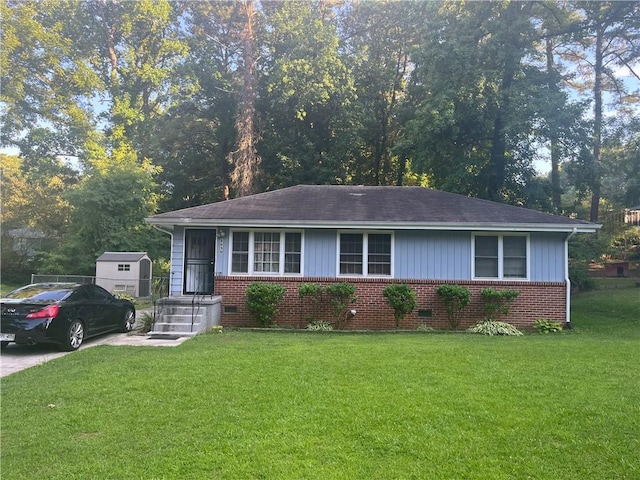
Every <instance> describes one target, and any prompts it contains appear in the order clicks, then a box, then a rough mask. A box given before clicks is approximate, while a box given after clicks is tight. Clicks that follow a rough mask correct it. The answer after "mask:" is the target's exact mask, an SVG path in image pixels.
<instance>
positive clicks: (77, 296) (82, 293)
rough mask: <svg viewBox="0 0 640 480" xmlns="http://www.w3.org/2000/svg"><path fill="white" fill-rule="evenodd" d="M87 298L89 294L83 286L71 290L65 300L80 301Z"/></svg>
mask: <svg viewBox="0 0 640 480" xmlns="http://www.w3.org/2000/svg"><path fill="white" fill-rule="evenodd" d="M88 299H89V295H88V294H87V292H86V290H85V289H84V288H79V289H78V290H76V291H75V292H73V293H72V294H71V295H69V298H68V300H67V301H69V302H82V301H86V300H88Z"/></svg>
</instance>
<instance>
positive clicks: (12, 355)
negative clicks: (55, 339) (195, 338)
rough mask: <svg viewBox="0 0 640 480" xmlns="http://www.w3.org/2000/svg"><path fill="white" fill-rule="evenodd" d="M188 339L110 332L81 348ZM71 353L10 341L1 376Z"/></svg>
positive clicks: (176, 342) (160, 343)
mask: <svg viewBox="0 0 640 480" xmlns="http://www.w3.org/2000/svg"><path fill="white" fill-rule="evenodd" d="M188 339H189V337H181V338H177V339H175V340H170V339H152V338H149V337H147V336H146V335H136V334H129V333H110V334H107V335H102V336H99V337H94V338H91V339H88V340H85V342H84V343H83V344H82V346H80V349H79V350H84V349H85V348H91V347H95V346H96V345H132V346H147V347H175V346H178V345H180V344H181V343H183V342H184V341H185V340H188ZM71 353H74V352H61V351H60V350H59V349H58V347H57V346H56V345H44V344H43V345H16V344H15V343H10V344H9V345H7V348H5V349H4V350H3V351H2V353H1V354H0V377H6V376H7V375H11V374H12V373H15V372H19V371H20V370H25V369H27V368H30V367H33V366H36V365H40V364H42V363H45V362H48V361H49V360H53V359H54V358H60V357H63V356H65V355H69V354H71Z"/></svg>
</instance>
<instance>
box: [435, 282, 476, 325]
mask: <svg viewBox="0 0 640 480" xmlns="http://www.w3.org/2000/svg"><path fill="white" fill-rule="evenodd" d="M436 293H437V294H438V296H439V297H440V299H441V300H442V302H443V303H444V309H445V311H446V312H447V319H448V320H449V324H450V325H451V328H452V329H454V330H455V329H456V328H458V325H460V319H461V318H462V311H463V310H464V309H465V307H466V306H467V305H469V303H470V302H471V292H470V291H469V289H468V288H467V287H463V286H461V285H440V286H439V287H438V288H437V289H436Z"/></svg>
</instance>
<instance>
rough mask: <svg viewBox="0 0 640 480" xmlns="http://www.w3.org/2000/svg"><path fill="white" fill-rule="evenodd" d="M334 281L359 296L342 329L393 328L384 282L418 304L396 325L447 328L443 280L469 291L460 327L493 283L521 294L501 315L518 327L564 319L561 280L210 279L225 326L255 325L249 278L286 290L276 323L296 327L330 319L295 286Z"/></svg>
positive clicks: (478, 309) (473, 317)
mask: <svg viewBox="0 0 640 480" xmlns="http://www.w3.org/2000/svg"><path fill="white" fill-rule="evenodd" d="M337 281H340V282H342V281H348V282H350V283H352V284H353V285H354V286H355V287H356V296H357V297H358V300H357V302H356V303H354V304H353V305H352V306H351V307H350V309H355V310H356V311H357V313H356V315H355V316H353V317H351V318H350V319H349V320H348V322H347V323H346V326H345V328H346V329H352V330H360V329H362V330H385V329H395V328H396V324H395V319H394V316H393V309H392V308H391V307H389V306H388V305H387V304H386V299H385V298H384V297H383V296H382V290H383V289H384V288H385V287H386V286H387V285H388V284H389V283H405V284H407V285H409V286H410V287H411V288H413V290H414V291H415V292H416V294H417V300H418V308H417V309H416V310H414V311H413V312H412V313H411V314H410V315H407V316H406V317H405V318H404V319H403V320H402V321H401V323H400V328H401V329H410V330H413V329H415V328H416V327H418V326H419V325H428V326H431V327H434V328H436V329H449V328H450V326H449V323H448V320H447V316H446V313H445V311H444V307H443V305H442V302H441V300H440V298H439V297H438V296H437V294H436V293H435V290H436V289H437V288H438V287H439V286H440V285H442V284H444V283H450V284H457V285H463V286H466V287H467V288H469V290H470V291H471V304H470V305H469V306H468V307H467V308H466V309H465V311H464V313H463V319H462V321H461V324H460V326H459V327H458V328H459V329H464V328H467V327H469V326H471V325H473V324H474V323H475V322H477V321H478V320H481V319H482V303H481V296H480V290H482V289H483V288H487V287H493V288H496V289H497V290H503V289H514V290H518V291H519V292H520V296H519V297H518V298H517V299H516V301H515V302H514V303H513V305H512V306H511V311H510V313H509V315H508V317H507V318H504V319H503V320H506V321H508V322H509V323H511V324H513V325H515V326H516V327H518V328H520V329H530V328H531V325H532V323H533V321H534V320H536V319H545V320H554V321H557V322H561V323H563V324H564V322H565V311H566V310H565V305H566V285H565V284H564V283H562V282H486V283H478V282H453V281H438V280H385V279H369V278H361V279H354V278H352V279H339V280H336V279H333V278H308V277H307V278H277V279H274V278H273V277H235V276H219V277H216V278H215V294H216V295H221V296H222V318H221V321H222V325H224V326H228V327H257V326H260V325H259V324H258V323H257V322H256V320H255V319H253V317H252V316H251V315H250V313H249V312H248V311H247V308H246V305H245V303H246V299H245V291H246V289H247V287H248V286H249V285H250V284H251V283H254V282H275V283H277V284H279V285H283V286H284V287H286V289H287V293H286V294H285V297H284V299H283V300H282V302H281V303H280V305H279V313H278V315H277V316H276V323H277V324H279V325H289V326H293V327H296V328H305V327H306V325H307V323H308V320H309V318H311V317H313V318H314V319H315V320H326V321H330V322H333V321H334V319H333V316H332V313H331V308H330V306H329V304H328V302H327V300H328V299H327V298H323V299H321V301H320V303H319V304H318V306H317V307H316V308H314V306H313V304H312V302H311V300H310V299H308V298H306V299H302V300H301V299H300V298H299V296H298V287H299V285H300V284H301V283H315V284H318V285H321V286H322V287H326V286H327V285H329V284H330V283H335V282H337ZM234 310H235V311H234Z"/></svg>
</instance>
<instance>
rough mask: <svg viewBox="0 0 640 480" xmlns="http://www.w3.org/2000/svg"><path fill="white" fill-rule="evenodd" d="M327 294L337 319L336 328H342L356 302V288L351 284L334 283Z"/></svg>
mask: <svg viewBox="0 0 640 480" xmlns="http://www.w3.org/2000/svg"><path fill="white" fill-rule="evenodd" d="M325 292H326V293H327V295H329V303H330V304H331V309H332V311H333V317H334V318H335V319H336V326H337V327H338V328H342V326H343V325H344V323H345V322H346V321H347V318H348V315H349V305H351V304H352V303H354V302H356V301H357V300H358V298H357V297H356V295H355V294H356V287H354V286H353V285H352V284H351V283H349V282H341V283H332V284H331V285H329V286H328V287H327V288H326V289H325Z"/></svg>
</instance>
